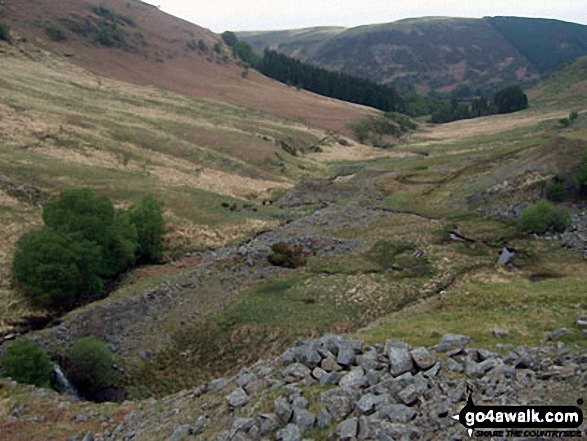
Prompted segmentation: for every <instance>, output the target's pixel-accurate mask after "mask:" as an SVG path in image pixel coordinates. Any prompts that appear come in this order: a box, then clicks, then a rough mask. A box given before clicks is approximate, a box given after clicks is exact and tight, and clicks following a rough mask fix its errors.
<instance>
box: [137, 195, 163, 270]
mask: <svg viewBox="0 0 587 441" xmlns="http://www.w3.org/2000/svg"><path fill="white" fill-rule="evenodd" d="M129 221H130V223H131V224H132V225H133V226H134V227H135V228H136V231H137V240H138V247H137V249H136V256H137V259H138V260H140V261H157V260H160V259H161V258H162V257H163V235H164V234H165V220H164V219H163V204H162V203H161V202H159V201H157V200H156V199H155V198H154V197H153V196H147V197H145V198H143V200H142V201H141V202H140V203H139V204H138V205H134V206H132V207H131V208H130V209H129Z"/></svg>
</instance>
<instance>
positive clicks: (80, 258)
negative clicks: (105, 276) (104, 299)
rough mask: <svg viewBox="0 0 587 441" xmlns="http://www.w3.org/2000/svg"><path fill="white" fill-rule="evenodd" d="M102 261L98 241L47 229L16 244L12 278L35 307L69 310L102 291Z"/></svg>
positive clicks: (34, 232) (32, 233) (22, 238)
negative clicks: (81, 299)
mask: <svg viewBox="0 0 587 441" xmlns="http://www.w3.org/2000/svg"><path fill="white" fill-rule="evenodd" d="M100 262H101V250H100V247H99V246H98V245H96V243H95V242H91V241H88V240H86V239H84V238H83V237H82V236H81V235H79V234H60V233H57V232H56V231H55V230H53V229H52V228H48V227H44V228H42V229H41V230H37V231H32V232H29V233H26V234H25V235H23V236H22V237H21V238H20V239H19V240H18V242H17V243H16V252H15V254H14V258H13V263H12V276H13V279H14V280H15V282H16V283H17V285H18V287H19V288H20V289H21V290H22V291H23V292H24V294H25V295H26V296H27V297H28V298H29V299H30V300H31V301H32V303H33V304H35V305H37V306H42V307H46V308H47V307H48V308H54V309H60V310H66V309H70V308H71V307H72V306H73V305H74V303H75V301H76V300H77V299H78V298H79V297H80V296H81V295H83V294H86V293H90V292H100V291H101V290H102V287H103V282H102V279H100V277H98V274H97V272H98V268H99V265H100Z"/></svg>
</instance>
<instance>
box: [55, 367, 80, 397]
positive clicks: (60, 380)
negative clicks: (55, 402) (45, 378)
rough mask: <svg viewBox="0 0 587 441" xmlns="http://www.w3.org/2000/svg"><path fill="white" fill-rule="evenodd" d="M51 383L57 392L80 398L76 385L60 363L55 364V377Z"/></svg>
mask: <svg viewBox="0 0 587 441" xmlns="http://www.w3.org/2000/svg"><path fill="white" fill-rule="evenodd" d="M51 383H52V386H53V387H54V388H55V390H56V391H57V392H59V393H61V394H65V395H69V396H70V397H72V398H77V399H79V394H78V393H77V391H76V390H75V387H73V386H72V385H71V383H70V382H69V380H68V379H67V377H66V376H65V375H64V374H63V372H62V371H61V368H60V367H59V365H58V364H54V365H53V378H52V381H51Z"/></svg>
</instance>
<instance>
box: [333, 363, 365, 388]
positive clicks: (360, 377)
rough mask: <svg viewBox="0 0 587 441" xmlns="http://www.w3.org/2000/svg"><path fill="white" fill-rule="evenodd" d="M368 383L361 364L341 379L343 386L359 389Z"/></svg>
mask: <svg viewBox="0 0 587 441" xmlns="http://www.w3.org/2000/svg"><path fill="white" fill-rule="evenodd" d="M365 383H366V378H365V372H364V371H363V368H362V367H361V366H357V367H354V368H353V369H352V370H351V371H350V372H349V373H348V374H346V375H345V376H344V377H342V378H341V379H340V382H339V384H340V386H341V387H352V388H353V389H357V388H359V387H361V386H363V385H364V384H365Z"/></svg>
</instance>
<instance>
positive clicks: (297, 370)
mask: <svg viewBox="0 0 587 441" xmlns="http://www.w3.org/2000/svg"><path fill="white" fill-rule="evenodd" d="M310 373H311V371H310V369H309V368H308V367H307V366H305V365H303V364H301V363H292V364H290V365H289V366H288V367H286V368H285V369H284V370H283V371H282V373H281V375H282V376H283V377H284V378H294V379H298V380H303V379H304V378H306V377H307V376H309V375H310Z"/></svg>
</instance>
